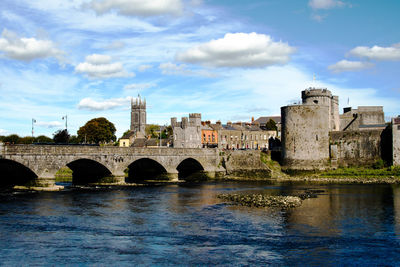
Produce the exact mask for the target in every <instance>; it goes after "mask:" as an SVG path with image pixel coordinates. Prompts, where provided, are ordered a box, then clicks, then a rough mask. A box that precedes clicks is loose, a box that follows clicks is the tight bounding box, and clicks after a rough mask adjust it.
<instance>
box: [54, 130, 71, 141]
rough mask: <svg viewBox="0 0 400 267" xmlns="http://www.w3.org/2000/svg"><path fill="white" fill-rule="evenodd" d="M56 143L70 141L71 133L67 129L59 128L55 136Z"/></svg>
mask: <svg viewBox="0 0 400 267" xmlns="http://www.w3.org/2000/svg"><path fill="white" fill-rule="evenodd" d="M53 140H54V143H68V141H69V133H68V131H67V129H64V130H58V131H57V132H55V133H54V136H53Z"/></svg>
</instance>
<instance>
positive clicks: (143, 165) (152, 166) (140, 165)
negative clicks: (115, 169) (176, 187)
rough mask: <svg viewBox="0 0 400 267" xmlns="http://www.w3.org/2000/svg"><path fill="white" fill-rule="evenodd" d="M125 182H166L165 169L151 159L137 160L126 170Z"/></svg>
mask: <svg viewBox="0 0 400 267" xmlns="http://www.w3.org/2000/svg"><path fill="white" fill-rule="evenodd" d="M127 173H128V177H127V179H126V182H128V183H134V182H143V181H146V180H168V174H167V170H166V168H165V167H164V166H163V165H162V164H160V163H159V162H158V161H156V160H154V159H151V158H141V159H137V160H135V161H134V162H132V163H131V164H129V166H128V168H127Z"/></svg>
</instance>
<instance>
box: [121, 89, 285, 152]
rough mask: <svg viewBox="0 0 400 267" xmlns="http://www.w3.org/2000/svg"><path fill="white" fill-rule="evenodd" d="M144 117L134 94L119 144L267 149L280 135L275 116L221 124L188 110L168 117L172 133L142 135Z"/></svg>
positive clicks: (143, 105)
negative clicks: (128, 121)
mask: <svg viewBox="0 0 400 267" xmlns="http://www.w3.org/2000/svg"><path fill="white" fill-rule="evenodd" d="M146 118H147V116H146V100H145V99H144V100H143V101H142V99H141V97H140V95H138V98H137V99H136V101H133V100H132V101H131V127H130V131H128V132H127V133H125V134H124V136H122V137H121V138H120V140H119V145H120V146H121V147H132V146H133V147H157V146H167V147H172V146H173V147H180V148H205V147H218V148H223V149H268V148H269V147H271V145H270V144H271V142H272V141H273V140H275V139H276V138H277V137H279V136H280V129H281V127H280V125H281V119H280V117H279V116H275V117H260V118H258V119H257V120H254V118H252V120H251V122H236V123H231V122H227V123H226V124H222V123H221V122H220V121H217V122H216V123H211V122H210V121H202V120H201V114H200V113H191V114H189V117H183V118H182V119H181V121H179V122H178V120H177V118H171V127H172V132H173V134H172V136H170V137H169V138H168V139H156V138H150V137H148V136H147V135H146V132H145V128H146V125H147V124H146ZM271 123H272V124H273V125H274V126H276V129H275V130H268V129H271ZM161 127H162V126H160V129H161ZM160 132H161V130H160Z"/></svg>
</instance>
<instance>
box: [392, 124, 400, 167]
mask: <svg viewBox="0 0 400 267" xmlns="http://www.w3.org/2000/svg"><path fill="white" fill-rule="evenodd" d="M392 136H393V152H392V153H393V154H392V155H393V165H395V166H399V165H400V117H397V118H393V119H392Z"/></svg>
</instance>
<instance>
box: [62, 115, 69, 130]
mask: <svg viewBox="0 0 400 267" xmlns="http://www.w3.org/2000/svg"><path fill="white" fill-rule="evenodd" d="M62 119H63V120H64V119H65V130H67V131H68V116H67V115H65V116H64V117H62Z"/></svg>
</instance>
